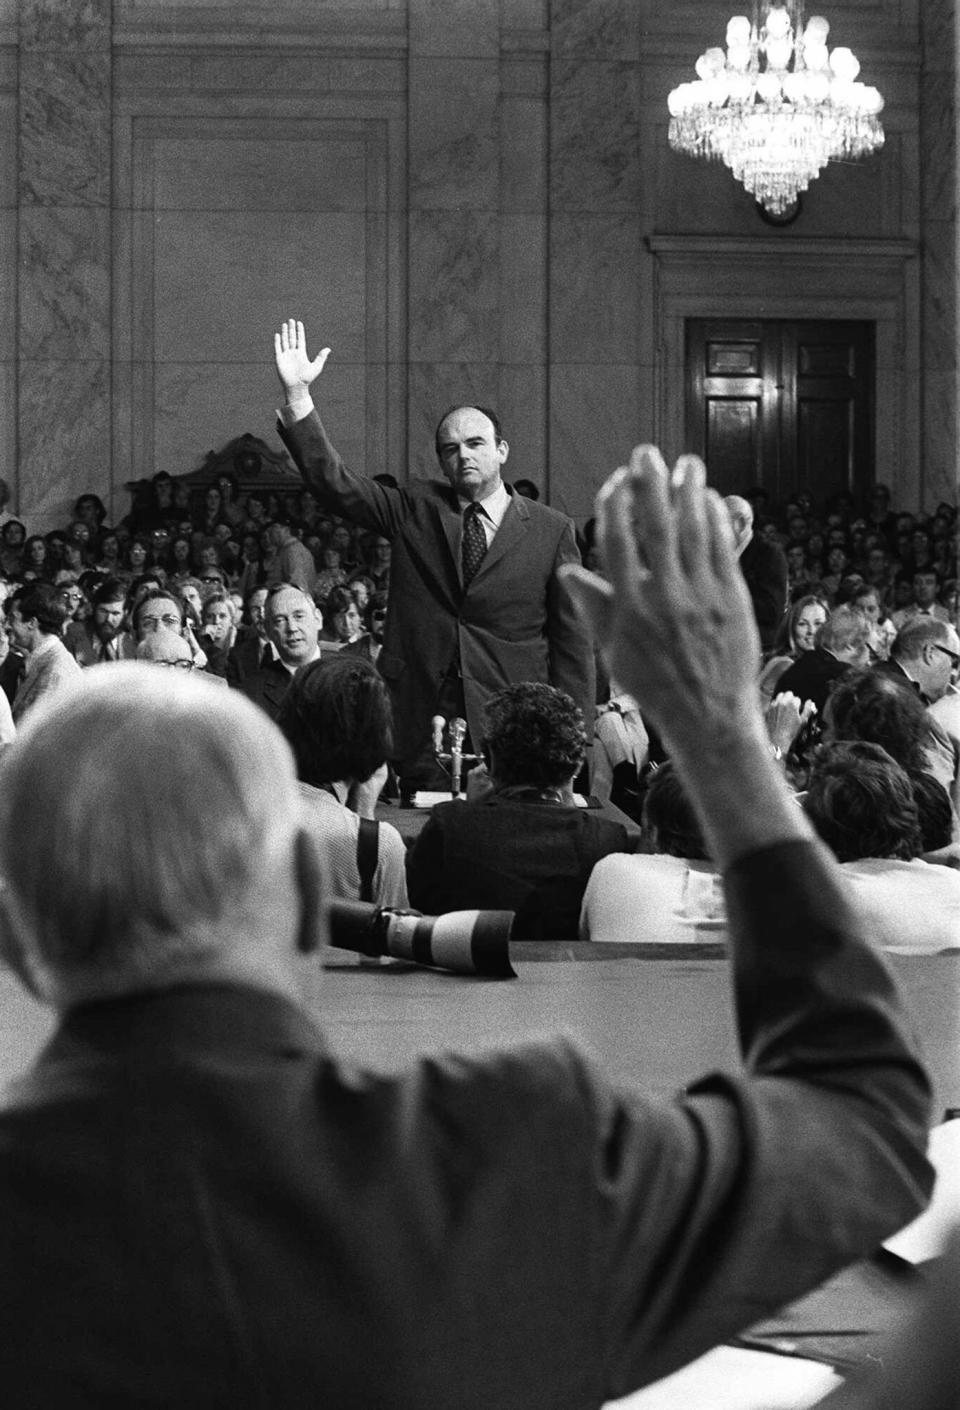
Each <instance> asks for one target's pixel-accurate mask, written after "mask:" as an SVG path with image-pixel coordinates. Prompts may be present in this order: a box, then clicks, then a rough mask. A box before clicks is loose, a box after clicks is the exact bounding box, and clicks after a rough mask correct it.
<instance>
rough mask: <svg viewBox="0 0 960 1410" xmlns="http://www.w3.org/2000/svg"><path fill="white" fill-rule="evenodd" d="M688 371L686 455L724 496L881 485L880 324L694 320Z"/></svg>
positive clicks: (779, 495)
mask: <svg viewBox="0 0 960 1410" xmlns="http://www.w3.org/2000/svg"><path fill="white" fill-rule="evenodd" d="M686 365H687V387H686V392H687V401H686V428H687V448H688V449H690V450H693V451H695V452H696V453H697V454H698V455H702V456H703V457H704V459H705V460H706V463H707V471H708V476H709V479H710V483H711V484H712V485H713V486H714V487H715V488H716V489H717V490H719V492H720V493H721V494H733V493H738V492H743V490H745V489H746V488H748V487H749V486H751V485H755V484H762V485H763V486H764V488H765V489H766V490H767V492H768V494H769V495H770V497H771V499H773V500H775V501H780V502H782V501H783V500H785V499H787V498H789V497H790V496H791V495H792V494H795V493H797V492H798V491H799V490H809V491H810V493H811V494H812V495H813V496H814V497H815V498H816V499H818V500H823V499H824V498H826V497H828V496H829V495H831V494H834V493H836V492H837V491H839V490H851V491H853V492H854V493H855V494H857V495H860V494H862V493H863V492H864V490H865V489H866V488H867V487H868V486H869V485H870V484H871V483H872V482H873V462H874V448H873V384H874V331H873V325H872V324H869V323H839V322H837V323H831V322H824V323H815V322H806V321H796V322H774V321H772V320H746V319H744V320H731V319H723V320H719V319H717V320H714V319H689V320H688V321H687V350H686Z"/></svg>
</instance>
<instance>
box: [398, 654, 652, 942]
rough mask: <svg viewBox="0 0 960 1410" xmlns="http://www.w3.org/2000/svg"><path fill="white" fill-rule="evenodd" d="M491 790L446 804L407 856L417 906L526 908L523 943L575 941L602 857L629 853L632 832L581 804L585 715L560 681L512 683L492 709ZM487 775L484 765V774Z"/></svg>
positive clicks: (487, 752) (521, 920)
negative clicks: (586, 892) (577, 785)
mask: <svg viewBox="0 0 960 1410" xmlns="http://www.w3.org/2000/svg"><path fill="white" fill-rule="evenodd" d="M484 723H485V735H484V745H483V752H484V758H485V760H486V770H487V773H488V775H489V779H488V783H489V787H488V791H487V792H486V793H485V794H484V795H483V796H482V797H478V798H476V801H470V799H471V798H473V797H475V796H476V784H477V780H475V779H474V778H473V775H471V782H470V784H469V785H468V793H467V798H468V801H466V802H463V801H461V800H460V799H455V800H451V801H450V802H449V803H438V804H437V806H436V807H435V808H434V809H433V811H432V812H431V814H430V817H429V819H428V820H427V823H426V825H425V827H424V829H423V831H422V832H421V833H420V836H419V837H418V838H417V840H416V842H415V843H414V845H413V848H412V850H411V852H410V854H409V857H408V861H407V885H408V887H409V890H410V902H411V904H412V905H414V906H416V907H417V909H418V910H421V911H424V912H426V913H428V914H430V915H440V914H442V913H443V912H445V911H459V910H470V909H472V908H473V907H475V906H476V907H487V908H489V909H492V910H504V911H516V913H517V919H516V922H515V925H514V931H513V934H514V937H515V938H516V939H518V940H575V939H576V938H577V923H578V921H579V917H580V902H581V901H582V900H583V889H584V887H585V886H586V884H587V879H588V877H589V876H590V872H591V871H592V869H593V867H594V865H595V863H596V862H598V861H599V860H600V858H601V857H605V856H606V855H607V853H608V852H627V851H629V850H630V843H629V839H628V837H627V833H626V830H625V828H624V827H623V826H622V825H621V824H620V823H616V822H611V821H610V820H609V819H607V818H602V817H598V816H596V814H595V813H593V812H591V811H589V810H588V809H586V808H578V807H577V805H576V803H575V801H574V796H573V781H574V779H575V778H576V776H577V774H578V773H579V772H580V767H581V765H582V764H583V759H584V754H585V751H586V744H587V739H586V733H585V731H584V727H583V716H582V714H581V712H580V710H579V708H578V707H577V706H576V705H575V704H574V702H573V700H572V699H571V698H570V696H569V695H567V694H565V693H564V692H563V691H562V690H557V689H556V687H555V686H552V685H545V684H539V683H538V684H535V683H533V682H528V683H526V684H523V685H513V686H508V687H507V689H506V690H501V691H498V692H497V693H496V695H494V696H492V697H491V699H490V700H489V701H488V702H487V704H486V706H485V707H484ZM477 772H478V771H477V770H474V774H476V773H477Z"/></svg>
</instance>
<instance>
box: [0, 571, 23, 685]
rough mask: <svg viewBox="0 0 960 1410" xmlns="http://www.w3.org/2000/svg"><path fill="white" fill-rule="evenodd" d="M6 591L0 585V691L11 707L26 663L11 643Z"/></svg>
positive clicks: (4, 584) (0, 584) (5, 586)
mask: <svg viewBox="0 0 960 1410" xmlns="http://www.w3.org/2000/svg"><path fill="white" fill-rule="evenodd" d="M6 589H7V584H6V583H0V593H3V594H4V595H3V597H2V600H0V691H2V692H3V694H4V695H5V696H6V700H7V704H8V705H12V704H13V701H14V697H15V696H16V693H17V687H18V686H19V684H20V682H21V681H22V680H23V673H24V670H25V669H26V665H27V662H26V658H25V657H24V655H23V653H22V652H21V651H19V650H15V649H14V648H13V646H12V643H11V639H10V632H9V627H8V624H7V609H8V606H9V597H8V596H7V595H6Z"/></svg>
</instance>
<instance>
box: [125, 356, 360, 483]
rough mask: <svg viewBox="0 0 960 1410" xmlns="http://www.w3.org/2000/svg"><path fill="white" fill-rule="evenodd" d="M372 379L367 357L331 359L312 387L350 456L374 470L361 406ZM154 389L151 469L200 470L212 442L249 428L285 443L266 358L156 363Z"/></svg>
mask: <svg viewBox="0 0 960 1410" xmlns="http://www.w3.org/2000/svg"><path fill="white" fill-rule="evenodd" d="M367 381H368V369H367V368H366V367H365V366H363V365H362V364H358V363H349V364H347V363H338V364H336V365H332V364H331V365H328V367H327V368H325V369H324V372H323V376H322V379H321V380H320V381H319V382H318V383H317V384H316V392H315V395H316V402H317V405H318V407H320V409H321V411H322V414H323V417H324V422H325V424H326V425H327V426H328V428H329V430H330V434H331V436H332V437H333V440H334V444H335V445H336V446H337V449H338V450H339V451H340V453H341V454H342V455H343V457H344V459H345V460H346V461H347V463H348V464H349V465H352V466H354V467H355V468H357V469H360V470H366V471H367V472H368V473H369V474H375V473H377V471H378V470H380V469H382V468H383V467H382V466H381V465H380V464H379V463H377V460H376V459H375V458H373V457H372V455H371V453H370V450H369V447H368V444H367V442H368V439H369V438H368V435H367V426H366V423H365V418H364V416H363V414H362V408H363V406H364V404H365V401H366V394H367ZM154 396H155V407H156V414H155V417H154V421H153V427H152V441H151V445H150V446H149V448H148V454H147V461H148V464H149V467H150V468H149V469H148V470H147V471H146V473H148V474H149V473H153V471H154V470H161V469H165V470H169V471H170V473H171V474H177V475H179V474H183V473H184V472H186V471H188V470H195V469H197V467H198V466H199V465H200V463H201V461H202V460H203V458H204V456H205V455H206V454H207V452H208V451H209V450H217V449H219V448H220V447H221V446H222V445H225V444H226V443H227V441H229V440H232V439H233V437H234V436H239V435H243V434H244V433H245V432H247V431H249V432H250V433H251V434H252V435H254V436H259V437H260V438H261V439H262V440H265V441H266V442H267V444H268V445H270V446H271V447H272V448H273V449H274V450H280V449H282V444H281V442H280V438H279V436H278V435H277V430H276V407H277V403H278V401H279V390H278V385H277V382H276V378H275V377H274V375H273V373H272V370H270V369H265V368H264V365H263V363H236V362H233V363H216V362H207V363H204V364H203V365H202V366H198V365H196V364H183V363H167V364H165V365H164V366H162V367H158V368H157V371H156V380H155V391H154ZM141 473H142V472H141Z"/></svg>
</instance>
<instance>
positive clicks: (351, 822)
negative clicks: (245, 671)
mask: <svg viewBox="0 0 960 1410" xmlns="http://www.w3.org/2000/svg"><path fill="white" fill-rule="evenodd" d="M277 723H278V724H279V726H280V728H281V730H282V731H283V733H284V735H285V736H286V739H287V743H288V744H289V745H290V747H291V749H292V750H293V757H294V759H295V760H296V763H297V777H298V778H299V780H300V792H301V794H302V795H303V800H304V803H305V805H306V810H307V811H306V816H307V818H308V820H309V824H310V827H311V830H312V832H313V835H314V837H315V839H316V842H317V848H318V852H319V856H320V878H321V885H322V889H323V894H324V895H325V896H340V897H343V898H344V899H345V900H348V901H357V900H363V901H375V902H376V904H377V905H378V906H400V907H402V908H406V907H407V905H408V901H407V879H406V872H405V868H404V863H405V859H406V848H405V847H404V844H403V838H402V837H401V836H400V834H399V832H397V830H396V828H395V827H391V826H390V824H389V823H378V822H376V821H375V820H374V808H375V806H376V802H377V799H378V798H379V796H380V792H381V789H382V788H383V785H384V781H385V780H386V777H387V757H388V755H389V754H390V751H391V749H392V747H393V731H392V723H391V718H390V698H389V696H388V695H387V688H386V686H385V685H384V682H383V679H382V677H381V676H379V675H378V674H377V672H376V671H375V670H374V668H373V666H371V665H369V664H368V663H367V662H366V661H362V660H360V659H359V658H358V657H356V656H353V657H345V656H331V657H328V658H327V659H326V660H320V661H314V662H313V663H312V664H311V665H309V666H304V668H303V670H301V671H298V672H297V673H296V675H295V676H294V677H293V681H292V683H291V685H290V688H289V690H288V691H287V693H286V695H285V696H284V699H283V703H282V704H281V706H280V713H279V715H278V717H277Z"/></svg>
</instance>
